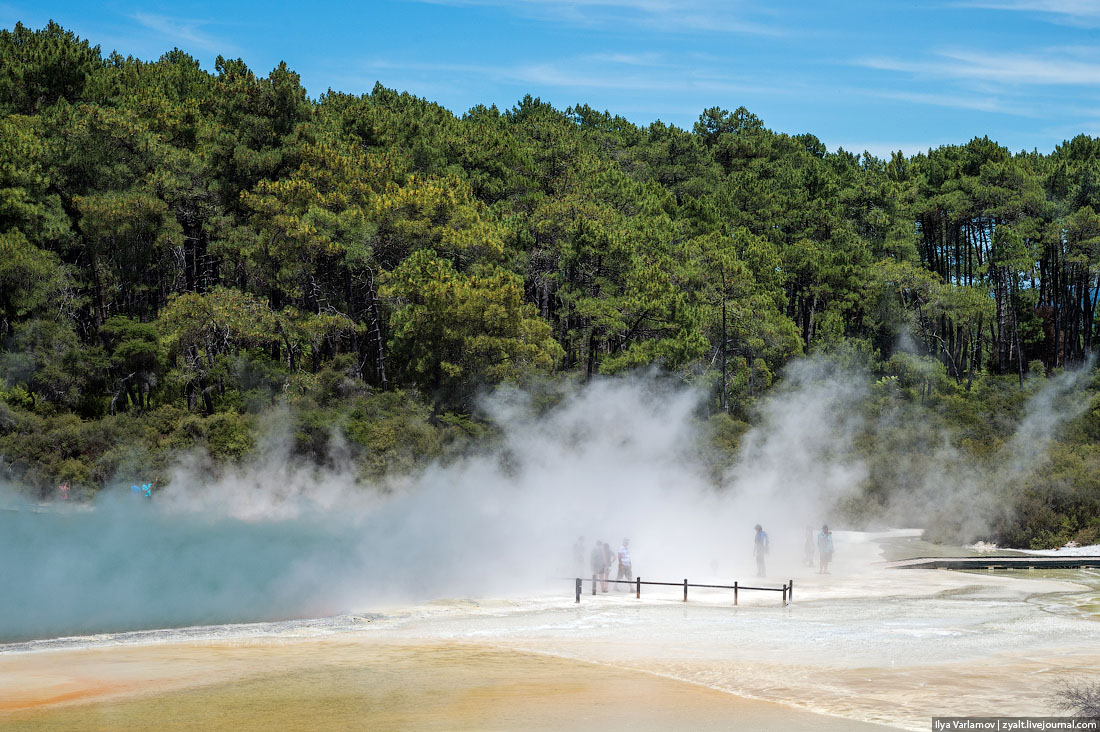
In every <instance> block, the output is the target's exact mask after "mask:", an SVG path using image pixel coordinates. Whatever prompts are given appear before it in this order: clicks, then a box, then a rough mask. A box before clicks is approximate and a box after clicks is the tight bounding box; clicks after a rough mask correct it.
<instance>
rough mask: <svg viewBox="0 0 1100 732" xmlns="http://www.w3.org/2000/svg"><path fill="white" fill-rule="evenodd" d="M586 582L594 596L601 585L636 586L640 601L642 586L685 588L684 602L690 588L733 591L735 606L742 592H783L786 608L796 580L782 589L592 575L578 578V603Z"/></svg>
mask: <svg viewBox="0 0 1100 732" xmlns="http://www.w3.org/2000/svg"><path fill="white" fill-rule="evenodd" d="M585 582H591V583H592V594H593V595H595V594H596V586H597V585H598V584H599V583H601V582H602V583H604V584H625V585H634V596H635V597H636V598H638V599H639V600H640V599H642V585H659V586H663V587H683V588H684V602H687V601H688V588H689V587H703V588H707V589H712V590H733V604H734V605H736V604H737V603H738V599H739V598H738V595H739V594H740V592H741V591H742V590H750V591H763V592H781V593H783V606H784V607H786V606H787V605H789V604H790V603H791V601H792V600H793V599H794V580H787V582H786V583H785V584H784V585H783V586H782V587H752V586H750V585H742V584H740V583H738V582H734V583H733V584H732V585H703V584H692V583H689V582H688V581H687V579H686V578H685V579H684V581H683V582H643V581H642V578H641V576H638V577H636V578H635V579H632V580H619V579H606V580H605V579H600V578H599V577H597V576H596V575H592V579H590V580H589V579H585V578H582V577H577V578H576V591H577V602H580V601H581V595H582V594H583V585H584V583H585Z"/></svg>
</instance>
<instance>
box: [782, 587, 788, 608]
mask: <svg viewBox="0 0 1100 732" xmlns="http://www.w3.org/2000/svg"><path fill="white" fill-rule="evenodd" d="M783 607H787V583H786V582H784V583H783Z"/></svg>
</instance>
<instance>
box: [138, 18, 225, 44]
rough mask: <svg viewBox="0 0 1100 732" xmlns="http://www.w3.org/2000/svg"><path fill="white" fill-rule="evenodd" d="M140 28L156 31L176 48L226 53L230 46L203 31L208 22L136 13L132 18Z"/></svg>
mask: <svg viewBox="0 0 1100 732" xmlns="http://www.w3.org/2000/svg"><path fill="white" fill-rule="evenodd" d="M130 17H131V18H133V19H134V20H135V21H137V22H138V23H139V24H140V25H141V26H142V27H144V28H148V29H149V30H152V31H156V32H157V33H160V34H161V35H162V36H164V37H165V38H167V39H168V40H170V41H171V42H172V43H174V44H175V45H176V46H178V47H180V48H183V49H185V50H186V49H188V48H200V49H202V50H204V51H211V52H219V53H226V52H228V51H229V49H230V48H231V47H230V44H228V43H227V42H225V41H224V40H222V39H220V38H215V37H214V36H212V35H210V34H208V33H206V32H204V31H203V27H204V26H207V25H211V22H210V21H206V20H196V19H189V18H175V17H172V16H168V15H158V14H156V13H145V12H137V13H134V14H133V15H132V16H130Z"/></svg>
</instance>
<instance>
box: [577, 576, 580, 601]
mask: <svg viewBox="0 0 1100 732" xmlns="http://www.w3.org/2000/svg"><path fill="white" fill-rule="evenodd" d="M580 601H581V578H580V577H578V578H577V602H580Z"/></svg>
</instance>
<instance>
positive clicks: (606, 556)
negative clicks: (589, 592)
mask: <svg viewBox="0 0 1100 732" xmlns="http://www.w3.org/2000/svg"><path fill="white" fill-rule="evenodd" d="M614 560H615V553H614V552H612V551H611V545H610V544H608V543H607V542H606V541H605V542H604V543H603V578H602V579H603V591H604V592H607V580H608V575H610V574H611V562H613V561H614Z"/></svg>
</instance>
